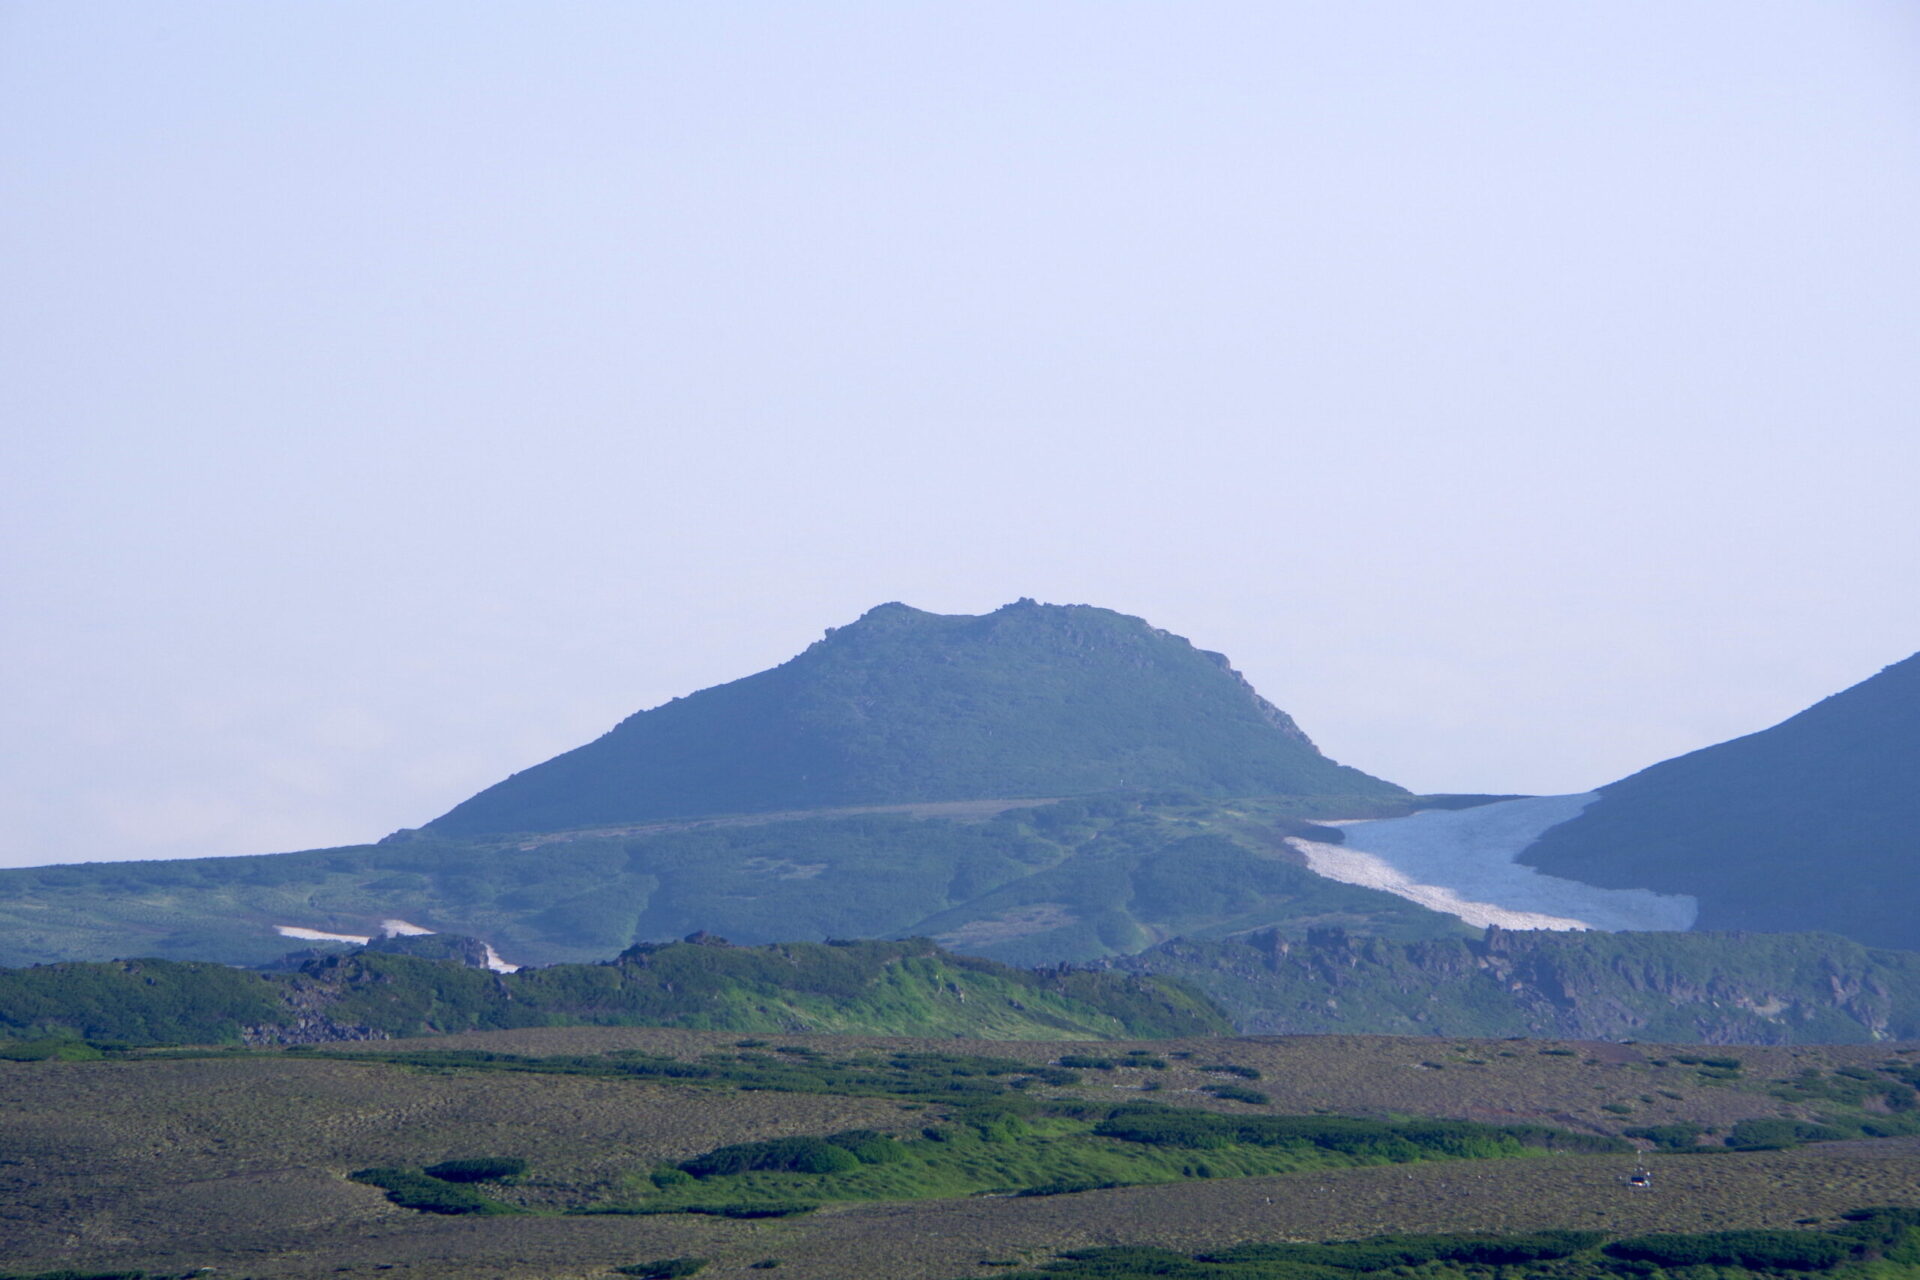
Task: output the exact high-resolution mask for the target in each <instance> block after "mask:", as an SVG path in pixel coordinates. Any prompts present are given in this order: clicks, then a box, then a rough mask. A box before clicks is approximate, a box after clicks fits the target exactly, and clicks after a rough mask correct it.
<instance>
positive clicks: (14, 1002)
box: [0, 940, 1229, 1044]
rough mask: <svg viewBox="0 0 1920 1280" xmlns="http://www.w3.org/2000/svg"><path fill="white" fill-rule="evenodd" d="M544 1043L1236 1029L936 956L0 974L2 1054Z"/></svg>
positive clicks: (892, 952) (802, 953) (1061, 981)
mask: <svg viewBox="0 0 1920 1280" xmlns="http://www.w3.org/2000/svg"><path fill="white" fill-rule="evenodd" d="M549 1026H659V1027H691V1028H700V1029H706V1030H724V1031H764V1032H770V1033H778V1032H790V1031H832V1032H861V1033H866V1034H872V1035H929V1036H958V1035H965V1036H970V1037H977V1038H982V1039H989V1040H992V1039H1006V1040H1036V1039H1051V1038H1057V1037H1068V1038H1072V1037H1089V1038H1094V1039H1112V1038H1119V1037H1128V1038H1140V1037H1159V1036H1180V1035H1209V1034H1215V1033H1223V1032H1226V1031H1227V1030H1229V1027H1228V1025H1227V1023H1226V1020H1225V1019H1224V1018H1223V1017H1221V1015H1220V1013H1219V1011H1218V1010H1217V1009H1215V1008H1213V1007H1212V1005H1210V1004H1209V1003H1208V1002H1207V1000H1206V999H1205V998H1204V997H1201V996H1199V995H1197V994H1195V993H1193V992H1191V991H1188V990H1186V989H1184V988H1182V987H1181V986H1180V985H1179V984H1177V983H1174V982H1170V981H1167V980H1164V979H1157V978H1144V977H1138V976H1134V975H1129V974H1119V973H1086V972H1078V973H1049V974H1035V973H1029V972H1026V971H1024V970H1020V969H1010V968H1007V967H1006V966H1004V965H998V964H994V963H993V962H991V961H987V960H974V959H968V958H964V957H961V956H956V955H952V954H949V953H947V952H944V951H941V950H940V949H939V948H938V947H935V946H933V945H932V944H930V943H928V942H926V941H925V940H914V941H906V942H849V943H839V944H834V945H821V944H818V943H791V944H785V945H781V946H771V947H733V946H728V945H726V944H725V943H721V942H718V941H717V940H715V941H708V942H703V943H701V942H679V943H670V944H666V945H662V946H649V947H640V948H635V949H634V950H632V951H629V952H628V953H627V954H625V955H623V956H621V957H620V958H619V959H618V960H614V961H610V962H607V963H605V964H594V965H554V966H551V967H549V968H545V969H530V970H527V971H526V972H523V973H517V974H504V975H503V974H493V973H488V972H485V971H484V970H479V969H473V968H469V967H465V966H462V965H460V964H457V963H453V962H449V961H441V960H425V959H419V958H416V957H413V956H403V955H388V954H382V953H380V952H376V951H362V952H358V953H356V954H353V955H350V956H341V957H332V958H326V959H320V960H315V961H312V962H309V963H307V964H305V965H303V966H302V967H301V968H300V969H298V970H296V971H294V972H290V973H273V974H264V975H263V974H255V973H245V972H242V971H239V970H235V969H228V968H226V967H224V966H222V965H213V964H200V963H177V962H171V961H166V960H131V961H121V962H116V963H108V964H61V965H46V966H38V967H35V968H31V969H0V1037H4V1036H15V1037H23V1038H45V1037H70V1038H84V1039H92V1040H107V1041H122V1042H126V1043H130V1044H182V1043H185V1044H208V1043H221V1042H227V1043H231V1042H235V1041H238V1040H240V1039H243V1038H244V1039H246V1040H249V1041H254V1042H261V1043H293V1044H301V1043H316V1042H324V1041H329V1040H367V1039H378V1038H382V1037H386V1036H414V1035H429V1034H438V1033H446V1032H458V1031H475V1030H501V1029H507V1028H513V1027H549Z"/></svg>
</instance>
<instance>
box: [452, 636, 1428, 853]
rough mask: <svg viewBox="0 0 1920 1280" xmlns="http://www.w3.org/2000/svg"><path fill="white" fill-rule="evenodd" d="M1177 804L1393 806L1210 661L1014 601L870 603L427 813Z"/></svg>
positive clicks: (576, 820) (473, 817)
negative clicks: (992, 802)
mask: <svg viewBox="0 0 1920 1280" xmlns="http://www.w3.org/2000/svg"><path fill="white" fill-rule="evenodd" d="M1142 790H1182V791H1193V792H1200V793H1204V794H1211V795H1300V796H1330V795H1341V796H1356V797H1361V796H1364V797H1375V798H1385V797H1395V796H1402V795H1405V794H1406V793H1405V792H1404V791H1402V790H1401V789H1400V788H1399V787H1396V786H1394V785H1393V784H1391V783H1388V782H1382V781H1381V780H1380V779H1378V778H1374V777H1370V776H1369V775H1367V774H1364V773H1362V772H1360V771H1359V770H1357V769H1351V768H1348V767H1346V766H1344V765H1339V764H1336V763H1334V762H1333V761H1331V760H1329V759H1327V758H1326V757H1325V756H1323V755H1321V754H1320V752H1319V750H1318V749H1317V748H1315V747H1314V745H1313V743H1312V741H1311V740H1309V739H1308V737H1307V736H1306V734H1304V733H1302V732H1301V731H1300V729H1299V727H1298V726H1297V725H1295V724H1294V722H1293V720H1292V719H1291V718H1290V717H1288V716H1287V715H1286V713H1284V712H1282V711H1281V710H1280V709H1279V708H1277V707H1275V706H1274V705H1273V704H1271V703H1269V702H1268V701H1266V699H1264V698H1262V697H1261V696H1260V695H1259V694H1257V693H1255V692H1254V691H1253V688H1252V686H1250V685H1249V684H1248V683H1247V682H1246V680H1245V679H1244V678H1242V677H1241V675H1240V674H1239V673H1238V672H1236V671H1235V670H1234V669H1233V668H1232V667H1231V666H1229V665H1228V663H1227V660H1226V658H1225V657H1223V656H1222V655H1220V654H1217V653H1209V652H1207V651H1205V650H1202V649H1196V648H1195V647H1194V646H1193V645H1192V644H1190V643H1189V642H1187V641H1186V640H1184V639H1182V638H1181V637H1179V636H1176V635H1172V634H1170V633H1168V632H1165V631H1161V630H1158V629H1157V628H1154V627H1151V626H1149V625H1147V623H1145V622H1143V621H1142V620H1140V619H1139V618H1134V617H1129V616H1127V615H1125V614H1120V613H1115V612H1113V611H1112V610H1109V609H1098V608H1094V607H1092V606H1089V605H1047V604H1037V603H1035V602H1034V601H1032V600H1020V601H1016V602H1015V603H1013V604H1010V605H1006V606H1004V607H1002V608H1000V609H996V610H995V611H994V612H992V613H989V614H984V615H981V616H972V615H964V614H951V615H950V614H935V613H926V612H923V611H922V610H919V609H913V608H909V607H908V606H906V605H904V604H883V605H880V606H879V607H877V608H875V609H871V610H869V611H868V612H867V613H865V614H863V615H862V616H861V617H860V618H859V620H857V621H856V622H854V623H852V624H850V625H848V626H845V627H840V628H836V629H833V630H830V631H828V632H827V634H826V637H825V638H824V639H822V640H820V641H818V642H816V643H815V644H813V645H812V646H810V647H809V648H808V649H807V650H806V651H805V652H803V653H801V654H800V655H799V656H798V657H796V658H793V659H792V660H790V661H788V662H785V663H783V664H781V665H780V666H778V667H775V668H773V669H772V670H770V671H762V672H760V673H759V674H757V675H752V676H748V677H746V678H745V679H742V680H735V681H733V682H732V683H730V684H723V685H717V686H715V687H714V688H711V689H703V690H701V691H700V692H698V693H695V694H691V695H689V696H687V697H684V698H676V699H674V700H673V701H672V702H669V703H667V704H666V705H664V706H659V707H655V708H653V709H652V710H650V711H642V712H640V713H638V714H636V715H633V716H630V717H628V718H627V719H626V720H624V721H622V722H621V723H620V724H619V725H617V726H616V727H615V728H614V729H613V730H612V731H611V732H609V733H607V734H606V735H604V736H603V737H601V738H599V739H598V740H596V741H594V742H591V743H588V744H587V745H586V746H583V747H579V748H577V749H575V750H573V751H569V752H567V753H566V754H564V755H561V756H557V757H555V758H554V759H552V760H549V761H547V762H546V763H545V764H541V765H536V766H534V767H533V768H531V769H528V770H526V771H524V772H521V773H516V774H514V775H513V776H512V777H510V778H508V779H506V780H505V781H503V782H500V783H497V784H496V785H494V786H492V787H489V788H487V789H486V790H485V791H482V792H481V793H480V794H479V795H476V796H474V797H473V798H472V799H470V800H467V801H465V802H464V803H462V804H460V805H458V806H457V807H455V808H454V809H453V810H451V811H450V812H448V813H447V814H445V815H444V816H442V817H440V818H438V819H435V820H434V821H433V822H432V823H430V824H429V825H428V829H429V830H430V831H433V832H437V833H440V834H443V835H470V834H481V833H492V832H513V831H554V830H563V829H567V828H575V827H590V826H605V825H610V824H616V823H626V822H645V821H650V820H656V819H672V818H690V817H701V816H707V815H716V814H729V813H767V812H775V811H781V810H794V809H820V808H832V807H839V806H848V805H863V804H898V803H907V802H922V801H941V800H972V799H986V798H1015V797H1041V796H1046V797H1058V796H1080V795H1090V794H1095V793H1100V792H1112V791H1142Z"/></svg>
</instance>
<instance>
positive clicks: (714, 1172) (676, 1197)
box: [586, 1097, 1627, 1213]
mask: <svg viewBox="0 0 1920 1280" xmlns="http://www.w3.org/2000/svg"><path fill="white" fill-rule="evenodd" d="M1626 1146H1627V1144H1626V1143H1624V1142H1622V1141H1620V1140H1618V1139H1609V1138H1597V1137H1591V1136H1585V1135H1579V1134H1572V1133H1563V1132H1560V1131H1557V1130H1551V1129H1547V1128H1545V1127H1537V1126H1514V1127H1505V1128H1503V1127H1497V1126H1492V1125H1482V1124H1473V1123H1470V1122H1466V1121H1386V1120H1360V1119H1350V1118H1346V1117H1330V1116H1246V1117H1229V1116H1222V1115H1218V1114H1216V1113H1214V1112H1209V1111H1198V1110H1188V1109H1179V1108H1173V1107H1162V1106H1156V1105H1152V1104H1141V1103H1134V1104H1127V1105H1123V1106H1105V1105H1095V1104H1088V1103H1084V1102H1074V1101H1064V1100H1055V1101H1042V1100H1038V1099H1031V1098H1023V1097H1009V1098H1004V1099H1001V1100H999V1101H996V1102H993V1103H986V1104H980V1105H976V1106H971V1107H964V1108H960V1109H958V1110H956V1111H954V1112H953V1113H951V1115H950V1118H949V1119H948V1120H947V1121H945V1122H944V1123H939V1124H933V1125H929V1126H927V1127H925V1128H924V1129H923V1130H922V1131H921V1132H920V1133H919V1134H918V1135H914V1136H911V1137H907V1138H896V1137H892V1136H889V1135H886V1134H881V1133H876V1132H874V1131H871V1130H850V1131H847V1132H843V1133H836V1134H829V1135H826V1136H823V1137H791V1138H777V1139H771V1140H767V1141H762V1142H746V1143H733V1144H730V1145H728V1146H724V1147H717V1148H715V1149H714V1150H712V1151H708V1152H705V1153H703V1154H701V1155H697V1156H694V1157H692V1158H691V1159H688V1160H686V1161H683V1162H682V1163H681V1164H680V1165H678V1166H677V1167H671V1168H656V1169H654V1170H652V1171H651V1172H649V1173H646V1174H640V1175H635V1176H634V1177H632V1178H630V1179H629V1180H628V1184H627V1186H626V1187H625V1189H624V1191H623V1193H622V1194H621V1195H619V1196H616V1197H615V1198H614V1199H613V1200H612V1201H610V1202H607V1203H605V1204H601V1205H596V1206H592V1207H591V1208H590V1209H588V1210H586V1211H589V1212H619V1213H672V1212H710V1211H712V1204H713V1201H714V1199H715V1196H716V1193H718V1194H719V1195H721V1196H723V1197H724V1199H725V1202H726V1203H727V1204H729V1205H734V1206H747V1205H763V1204H785V1203H791V1202H796V1201H798V1202H802V1203H820V1202H828V1201H850V1200H854V1201H857V1200H911V1199H929V1198H936V1197H954V1196H965V1195H1002V1196H1043V1195H1047V1196H1051V1195H1069V1194H1073V1193H1076V1192H1082V1191H1090V1190H1097V1189H1102V1188H1107V1187H1116V1186H1131V1185H1137V1184H1142V1183H1156V1182H1175V1181H1181V1180H1185V1179H1193V1178H1231V1177H1247V1176H1254V1175H1263V1174H1275V1173H1288V1172H1293V1171H1297V1170H1303V1169H1314V1168H1330V1167H1338V1166H1349V1165H1356V1164H1387V1163H1406V1162H1412V1161H1422V1160H1450V1159H1499V1158H1508V1157H1515V1156H1525V1155H1529V1154H1537V1153H1539V1152H1542V1151H1544V1150H1547V1149H1558V1150H1574V1151H1616V1150H1624V1149H1626ZM1196 1152H1204V1153H1205V1157H1204V1159H1196V1158H1195V1154H1196Z"/></svg>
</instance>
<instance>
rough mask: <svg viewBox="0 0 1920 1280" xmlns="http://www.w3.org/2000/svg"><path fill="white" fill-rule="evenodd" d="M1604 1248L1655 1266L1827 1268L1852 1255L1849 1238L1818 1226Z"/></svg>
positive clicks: (1647, 1239) (1663, 1238) (1637, 1240)
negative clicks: (1817, 1227) (1837, 1235)
mask: <svg viewBox="0 0 1920 1280" xmlns="http://www.w3.org/2000/svg"><path fill="white" fill-rule="evenodd" d="M1604 1252H1605V1253H1606V1254H1607V1255H1608V1256H1610V1257H1614V1258H1620V1259H1622V1260H1624V1261H1628V1262H1650V1263H1652V1264H1653V1265H1655V1266H1657V1267H1703V1266H1706V1267H1755V1268H1761V1267H1770V1268H1774V1269H1776V1270H1780V1271H1824V1270H1826V1269H1827V1268H1829V1267H1834V1266H1838V1265H1839V1264H1840V1263H1842V1262H1845V1261H1846V1260H1847V1259H1849V1258H1851V1257H1852V1256H1853V1254H1854V1246H1853V1243H1852V1242H1851V1241H1849V1240H1846V1239H1843V1238H1839V1237H1836V1236H1831V1235H1824V1234H1821V1233H1819V1232H1815V1231H1710V1232H1703V1233H1701V1234H1698V1235H1650V1236H1636V1237H1634V1238H1632V1239H1628V1240H1616V1241H1614V1242H1613V1243H1612V1244H1610V1245H1607V1246H1606V1248H1605V1250H1604Z"/></svg>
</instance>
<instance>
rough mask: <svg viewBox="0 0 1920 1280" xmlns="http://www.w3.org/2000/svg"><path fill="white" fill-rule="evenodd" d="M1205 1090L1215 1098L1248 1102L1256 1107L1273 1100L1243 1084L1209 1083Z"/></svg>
mask: <svg viewBox="0 0 1920 1280" xmlns="http://www.w3.org/2000/svg"><path fill="white" fill-rule="evenodd" d="M1206 1092H1208V1093H1210V1094H1212V1095H1213V1096H1214V1097H1216V1098H1225V1099H1227V1100H1228V1101H1229V1102H1250V1103H1252V1104H1253V1105H1254V1106H1257V1107H1261V1106H1265V1105H1266V1104H1267V1103H1269V1102H1272V1101H1273V1099H1272V1098H1271V1097H1269V1096H1268V1095H1266V1094H1264V1093H1262V1092H1260V1091H1259V1090H1258V1089H1249V1088H1247V1087H1246V1086H1245V1085H1243V1084H1210V1085H1208V1086H1207V1087H1206Z"/></svg>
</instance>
